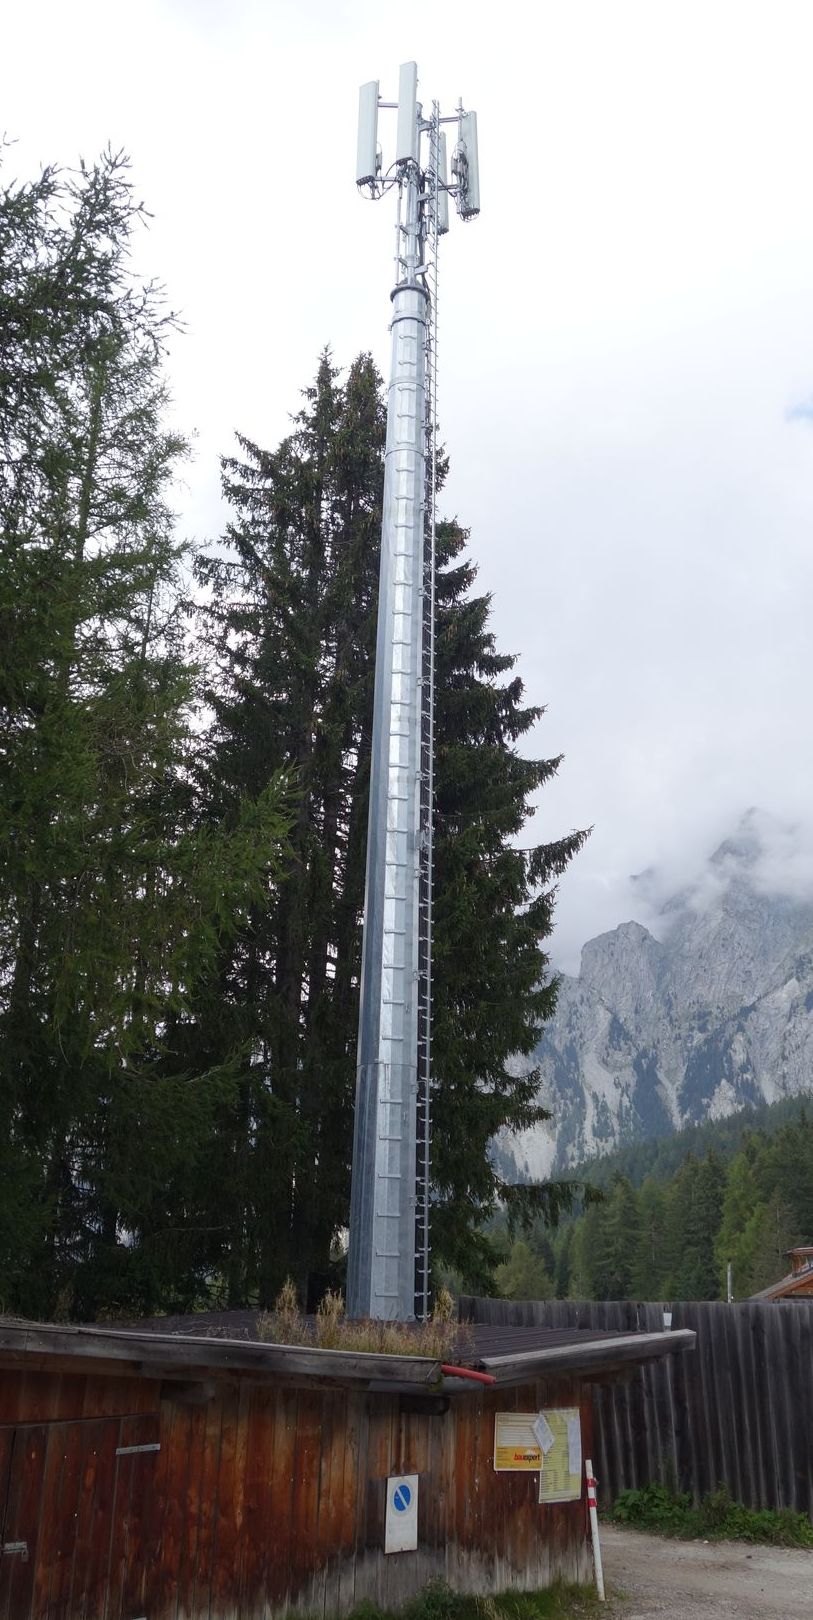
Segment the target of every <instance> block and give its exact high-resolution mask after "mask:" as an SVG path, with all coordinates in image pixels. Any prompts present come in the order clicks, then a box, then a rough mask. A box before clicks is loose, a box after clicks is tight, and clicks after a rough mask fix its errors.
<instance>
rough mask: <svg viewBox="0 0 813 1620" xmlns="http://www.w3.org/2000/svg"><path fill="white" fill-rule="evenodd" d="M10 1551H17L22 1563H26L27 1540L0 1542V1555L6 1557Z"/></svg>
mask: <svg viewBox="0 0 813 1620" xmlns="http://www.w3.org/2000/svg"><path fill="white" fill-rule="evenodd" d="M10 1553H19V1555H20V1558H21V1560H22V1562H23V1563H24V1564H27V1563H28V1542H27V1541H3V1542H0V1557H3V1558H7V1557H8V1556H9V1554H10Z"/></svg>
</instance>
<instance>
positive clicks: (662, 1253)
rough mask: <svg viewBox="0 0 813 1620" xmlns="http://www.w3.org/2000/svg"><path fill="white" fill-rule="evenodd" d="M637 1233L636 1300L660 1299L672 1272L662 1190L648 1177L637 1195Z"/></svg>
mask: <svg viewBox="0 0 813 1620" xmlns="http://www.w3.org/2000/svg"><path fill="white" fill-rule="evenodd" d="M638 1215H639V1234H638V1242H637V1245H636V1250H635V1257H634V1265H633V1288H634V1291H635V1296H636V1298H637V1299H644V1300H655V1299H661V1298H662V1297H663V1294H664V1291H665V1282H666V1278H667V1277H668V1275H669V1272H670V1270H671V1257H670V1253H669V1248H668V1238H667V1212H666V1198H665V1195H664V1190H663V1187H662V1186H661V1185H660V1183H659V1182H657V1181H655V1179H654V1177H653V1176H647V1177H646V1179H645V1181H644V1182H643V1184H642V1186H641V1190H640V1192H639V1194H638Z"/></svg>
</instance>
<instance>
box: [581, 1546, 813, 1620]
mask: <svg viewBox="0 0 813 1620" xmlns="http://www.w3.org/2000/svg"><path fill="white" fill-rule="evenodd" d="M601 1547H602V1553H603V1558H604V1577H605V1581H606V1583H607V1588H608V1591H611V1592H612V1594H613V1598H612V1602H611V1603H609V1604H608V1606H607V1607H608V1611H609V1613H610V1614H612V1615H613V1616H617V1617H618V1620H663V1617H664V1616H674V1620H812V1617H813V1549H811V1551H810V1552H804V1551H798V1552H797V1551H796V1550H795V1549H791V1548H784V1547H750V1546H748V1545H746V1543H744V1542H741V1541H715V1542H705V1541H667V1540H664V1538H663V1537H662V1536H650V1535H644V1534H641V1533H640V1532H637V1531H635V1530H617V1529H615V1528H614V1527H611V1526H609V1525H604V1526H603V1527H602V1531H601Z"/></svg>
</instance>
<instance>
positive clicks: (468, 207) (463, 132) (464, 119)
mask: <svg viewBox="0 0 813 1620" xmlns="http://www.w3.org/2000/svg"><path fill="white" fill-rule="evenodd" d="M459 138H460V144H461V146H462V147H463V150H464V151H465V154H466V190H465V192H464V194H463V196H462V197H461V198H460V214H461V217H462V218H463V219H473V218H474V216H475V214H479V212H480V157H479V153H478V150H477V114H476V113H473V112H469V113H462V114H461V117H460V125H459Z"/></svg>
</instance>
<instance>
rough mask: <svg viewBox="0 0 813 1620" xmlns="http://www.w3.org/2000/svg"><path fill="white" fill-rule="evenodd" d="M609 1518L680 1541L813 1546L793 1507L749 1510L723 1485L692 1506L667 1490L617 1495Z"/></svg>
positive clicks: (809, 1527) (810, 1528)
mask: <svg viewBox="0 0 813 1620" xmlns="http://www.w3.org/2000/svg"><path fill="white" fill-rule="evenodd" d="M608 1517H609V1518H610V1519H611V1520H612V1522H613V1524H621V1525H627V1526H629V1527H630V1528H631V1529H633V1530H650V1531H654V1532H655V1533H656V1534H657V1535H661V1536H678V1537H680V1538H681V1539H682V1540H684V1541H693V1540H705V1541H753V1542H764V1543H766V1544H767V1545H768V1546H770V1547H813V1524H811V1522H810V1520H809V1518H808V1517H807V1514H806V1513H795V1512H794V1511H793V1509H792V1508H748V1507H746V1506H745V1505H744V1503H742V1502H735V1501H734V1499H733V1497H732V1496H731V1494H730V1492H729V1491H728V1489H727V1488H726V1486H724V1485H721V1486H720V1488H719V1490H716V1491H713V1492H712V1493H711V1495H709V1496H704V1497H703V1498H702V1499H701V1501H700V1505H699V1506H698V1507H695V1505H694V1503H693V1501H692V1498H691V1496H688V1495H682V1494H681V1493H680V1492H678V1491H675V1490H673V1489H672V1488H671V1487H670V1486H668V1485H660V1484H653V1485H647V1486H645V1487H644V1489H643V1490H640V1491H622V1492H621V1495H620V1496H619V1497H618V1498H617V1500H616V1501H615V1503H614V1504H613V1506H612V1508H611V1509H610V1513H609V1515H608Z"/></svg>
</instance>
